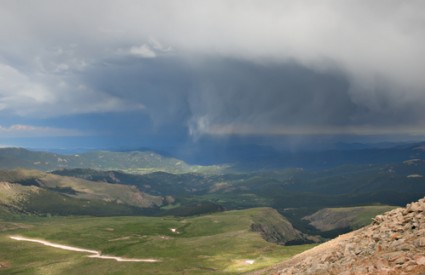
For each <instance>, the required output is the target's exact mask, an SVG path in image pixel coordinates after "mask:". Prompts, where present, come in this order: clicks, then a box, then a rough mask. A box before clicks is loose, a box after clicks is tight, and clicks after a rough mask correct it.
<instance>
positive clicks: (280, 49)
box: [0, 0, 425, 137]
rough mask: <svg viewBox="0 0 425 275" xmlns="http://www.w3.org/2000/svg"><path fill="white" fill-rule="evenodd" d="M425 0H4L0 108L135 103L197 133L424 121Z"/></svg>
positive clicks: (156, 124)
mask: <svg viewBox="0 0 425 275" xmlns="http://www.w3.org/2000/svg"><path fill="white" fill-rule="evenodd" d="M424 9H425V2H424V1H397V0H385V1H384V0H378V1H358V0H356V1H354V0H349V1H339V0H338V1H337V0H323V1H307V0H300V1H281V0H280V1H277V0H271V1H267V2H264V1H253V0H252V1H251V0H249V1H246V0H245V1H228V0H214V1H189V0H184V1H165V0H158V1H136V0H126V1H119V2H118V1H100V0H92V1H84V2H83V1H79V2H75V1H53V0H41V1H8V0H6V1H2V2H1V4H0V18H1V19H0V20H1V24H0V37H1V38H2V43H1V44H0V114H3V115H7V116H12V115H15V116H19V117H23V118H25V117H32V118H40V119H43V118H49V117H58V116H72V115H80V114H94V113H97V114H99V113H109V112H115V113H119V112H128V111H134V112H139V113H141V114H143V115H142V116H143V117H146V116H148V117H149V118H150V119H151V120H152V122H153V126H152V127H153V128H155V129H160V128H161V127H166V128H167V129H177V128H180V129H181V128H185V129H187V131H188V133H189V134H191V135H192V136H193V137H199V136H201V135H205V134H208V135H228V134H250V135H255V134H264V135H269V134H344V133H348V134H386V133H392V132H394V131H399V132H406V133H423V130H422V129H424V127H423V126H424V125H425V119H424V118H425V111H424V110H425V77H424V75H423V74H424V73H423V72H424V71H425V63H424V62H422V60H423V59H424V58H425V48H424V47H423V45H424V44H425V27H424V26H425V14H424V13H423V10H424ZM4 127H7V125H6V126H4ZM135 127H137V126H136V125H135ZM158 131H159V130H158ZM171 132H172V131H171V130H170V134H172V133H171Z"/></svg>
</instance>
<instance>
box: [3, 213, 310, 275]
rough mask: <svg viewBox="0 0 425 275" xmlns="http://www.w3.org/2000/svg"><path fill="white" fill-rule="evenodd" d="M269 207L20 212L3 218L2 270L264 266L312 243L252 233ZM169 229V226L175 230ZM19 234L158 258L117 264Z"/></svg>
mask: <svg viewBox="0 0 425 275" xmlns="http://www.w3.org/2000/svg"><path fill="white" fill-rule="evenodd" d="M269 211H271V209H270V208H256V209H248V210H239V211H228V212H222V213H217V214H210V215H204V216H197V217H190V218H175V217H96V218H95V217H50V218H48V217H45V218H41V217H25V218H15V219H9V220H0V247H1V249H0V266H1V268H0V274H205V273H213V272H214V273H219V274H238V273H243V272H247V271H251V270H255V269H259V268H262V267H266V266H269V265H272V264H275V263H278V262H280V261H282V260H283V259H285V258H289V257H291V256H293V255H295V254H298V253H300V252H302V251H304V250H306V249H309V248H311V247H312V245H297V246H281V245H277V244H274V243H270V242H267V241H265V240H264V239H263V238H262V237H261V235H260V234H258V233H256V232H253V231H251V228H250V226H251V224H253V223H254V222H255V221H256V219H257V218H258V217H260V216H261V217H264V216H267V215H271V212H270V213H269ZM173 231H174V232H173ZM12 235H20V236H24V237H27V238H35V239H41V240H46V241H49V242H53V243H58V244H62V245H69V246H75V247H80V248H85V249H91V250H98V251H101V253H102V255H111V256H121V257H126V258H155V259H158V260H159V261H160V262H156V263H145V262H117V261H115V260H107V259H96V258H88V257H87V256H88V255H89V254H88V253H82V252H73V251H66V250H62V249H59V248H54V247H48V246H44V245H42V244H38V243H33V242H26V241H16V240H13V239H11V238H10V236H12Z"/></svg>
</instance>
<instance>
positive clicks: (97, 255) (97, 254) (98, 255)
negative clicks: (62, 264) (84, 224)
mask: <svg viewBox="0 0 425 275" xmlns="http://www.w3.org/2000/svg"><path fill="white" fill-rule="evenodd" d="M9 237H10V238H11V239H13V240H16V241H26V242H34V243H39V244H42V245H46V246H50V247H55V248H59V249H63V250H69V251H76V252H84V253H90V254H93V255H89V256H87V257H89V258H98V259H107V260H115V261H117V262H145V263H156V262H159V260H157V259H138V258H123V257H115V256H108V255H101V253H100V251H97V250H90V249H84V248H78V247H74V246H68V245H62V244H56V243H52V242H48V241H43V240H38V239H30V238H25V237H22V236H9Z"/></svg>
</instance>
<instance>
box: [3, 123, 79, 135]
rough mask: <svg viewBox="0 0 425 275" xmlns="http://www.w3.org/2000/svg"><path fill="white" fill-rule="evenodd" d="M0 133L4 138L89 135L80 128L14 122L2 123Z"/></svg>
mask: <svg viewBox="0 0 425 275" xmlns="http://www.w3.org/2000/svg"><path fill="white" fill-rule="evenodd" d="M0 135H1V137H2V138H19V137H65V136H66V137H71V136H83V135H87V133H84V132H82V131H79V130H73V129H63V128H52V127H39V126H32V125H23V124H14V125H11V126H9V127H5V126H1V125H0Z"/></svg>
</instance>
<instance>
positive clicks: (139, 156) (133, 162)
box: [0, 148, 222, 173]
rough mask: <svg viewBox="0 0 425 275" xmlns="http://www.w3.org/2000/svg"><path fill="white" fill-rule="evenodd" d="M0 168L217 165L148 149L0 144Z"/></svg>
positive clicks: (191, 168) (143, 169)
mask: <svg viewBox="0 0 425 275" xmlns="http://www.w3.org/2000/svg"><path fill="white" fill-rule="evenodd" d="M0 168H2V169H14V168H26V169H37V170H41V171H51V170H58V169H63V168H68V169H70V168H90V169H97V170H123V171H127V172H134V173H149V172H155V171H164V172H169V173H189V172H215V171H219V170H220V169H221V168H222V167H220V166H196V165H190V164H188V163H186V162H184V161H182V160H179V159H176V158H171V157H164V156H161V155H159V154H157V153H154V152H151V151H143V152H142V151H132V152H110V151H93V152H87V153H82V154H73V155H61V154H55V153H49V152H39V151H30V150H27V149H24V148H0Z"/></svg>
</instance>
